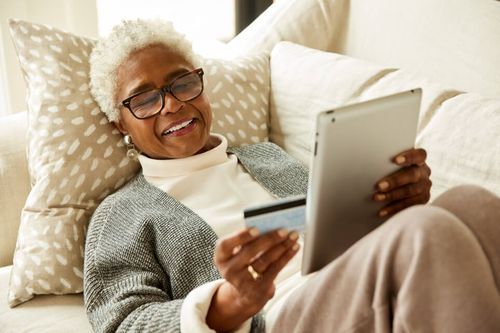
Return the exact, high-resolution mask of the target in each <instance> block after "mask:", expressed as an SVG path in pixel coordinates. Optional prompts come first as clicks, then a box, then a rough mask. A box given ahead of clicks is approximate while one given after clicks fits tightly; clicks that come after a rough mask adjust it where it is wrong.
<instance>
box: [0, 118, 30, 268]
mask: <svg viewBox="0 0 500 333" xmlns="http://www.w3.org/2000/svg"><path fill="white" fill-rule="evenodd" d="M27 126H28V119H27V114H26V112H21V113H15V114H12V115H8V116H4V117H0V189H1V190H0V212H1V218H0V230H2V232H0V266H6V265H10V264H12V256H13V254H14V248H15V245H16V239H17V231H18V229H19V222H20V217H21V209H22V208H23V206H24V203H25V201H26V197H27V196H28V193H29V191H30V178H29V173H28V166H27V160H26V131H27Z"/></svg>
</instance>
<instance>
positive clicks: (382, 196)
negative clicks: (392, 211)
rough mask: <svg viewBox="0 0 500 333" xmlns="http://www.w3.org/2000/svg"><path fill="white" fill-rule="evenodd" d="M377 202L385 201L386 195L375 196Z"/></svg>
mask: <svg viewBox="0 0 500 333" xmlns="http://www.w3.org/2000/svg"><path fill="white" fill-rule="evenodd" d="M375 200H378V201H382V200H385V194H381V193H378V194H375Z"/></svg>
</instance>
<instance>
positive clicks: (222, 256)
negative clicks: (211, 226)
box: [214, 228, 259, 263]
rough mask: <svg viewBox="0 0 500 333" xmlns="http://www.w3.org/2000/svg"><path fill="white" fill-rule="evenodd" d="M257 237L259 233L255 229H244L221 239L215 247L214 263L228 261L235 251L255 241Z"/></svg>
mask: <svg viewBox="0 0 500 333" xmlns="http://www.w3.org/2000/svg"><path fill="white" fill-rule="evenodd" d="M258 235H259V231H258V230H257V229H255V228H250V229H245V230H242V231H239V232H236V233H235V234H233V235H231V236H228V237H224V238H221V239H219V240H218V241H217V244H216V246H215V253H214V261H215V263H222V262H225V261H227V260H228V259H230V258H231V257H232V256H233V254H234V252H235V249H238V248H239V247H240V248H241V246H243V245H245V244H247V243H249V242H251V241H252V240H255V239H256V238H257V237H258Z"/></svg>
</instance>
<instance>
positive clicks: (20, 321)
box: [0, 266, 92, 333]
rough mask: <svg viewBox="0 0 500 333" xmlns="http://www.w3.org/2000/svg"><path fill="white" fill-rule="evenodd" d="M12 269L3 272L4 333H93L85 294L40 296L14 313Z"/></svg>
mask: <svg viewBox="0 0 500 333" xmlns="http://www.w3.org/2000/svg"><path fill="white" fill-rule="evenodd" d="M11 269H12V266H5V267H2V268H0V323H1V327H0V331H1V332H4V333H21V332H37V333H67V332H72V333H84V332H85V333H89V332H92V328H91V327H90V324H89V322H88V320H87V315H86V314H85V307H84V306H83V296H82V294H74V295H63V296H54V295H47V296H40V297H37V298H36V299H34V300H33V301H31V302H28V303H25V304H22V305H20V306H18V307H16V308H14V309H11V308H9V305H8V304H7V290H8V285H9V275H10V271H11Z"/></svg>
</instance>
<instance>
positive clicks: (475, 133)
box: [417, 93, 500, 196]
mask: <svg viewBox="0 0 500 333" xmlns="http://www.w3.org/2000/svg"><path fill="white" fill-rule="evenodd" d="M417 145H419V146H422V147H425V148H426V149H427V152H428V164H429V165H430V166H431V167H432V175H431V179H432V181H433V188H432V194H433V196H437V195H439V194H441V193H442V192H444V191H446V190H447V189H449V188H451V187H453V186H456V185H460V184H476V185H480V186H483V187H484V188H487V189H489V190H490V191H492V192H493V193H496V194H497V195H499V196H500V98H497V99H493V98H486V97H483V96H480V95H477V94H471V93H470V94H461V95H458V96H456V97H454V98H451V99H448V100H446V101H444V102H443V104H442V105H441V106H440V107H439V109H438V110H437V112H435V114H434V116H433V117H432V119H431V121H430V122H429V124H428V125H427V126H426V127H425V128H424V129H423V130H422V132H421V133H420V135H419V136H418V137H417Z"/></svg>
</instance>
